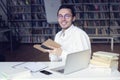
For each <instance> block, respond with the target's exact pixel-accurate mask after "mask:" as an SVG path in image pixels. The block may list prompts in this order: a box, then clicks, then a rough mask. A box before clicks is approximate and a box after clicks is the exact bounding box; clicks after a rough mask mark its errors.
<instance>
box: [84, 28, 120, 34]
mask: <svg viewBox="0 0 120 80" xmlns="http://www.w3.org/2000/svg"><path fill="white" fill-rule="evenodd" d="M84 30H85V32H87V34H89V35H90V34H94V35H111V34H112V35H119V34H120V29H114V28H113V29H112V28H110V29H109V28H84Z"/></svg>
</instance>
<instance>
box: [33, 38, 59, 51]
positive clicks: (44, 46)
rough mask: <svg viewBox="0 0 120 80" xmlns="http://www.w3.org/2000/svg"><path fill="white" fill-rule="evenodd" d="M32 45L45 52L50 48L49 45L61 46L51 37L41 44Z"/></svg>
mask: <svg viewBox="0 0 120 80" xmlns="http://www.w3.org/2000/svg"><path fill="white" fill-rule="evenodd" d="M33 47H34V48H36V49H38V50H40V51H42V52H47V50H52V48H51V47H55V48H59V47H61V45H60V44H58V43H56V42H55V41H53V40H52V39H48V40H46V41H45V42H43V43H42V44H41V45H40V44H35V45H34V46H33Z"/></svg>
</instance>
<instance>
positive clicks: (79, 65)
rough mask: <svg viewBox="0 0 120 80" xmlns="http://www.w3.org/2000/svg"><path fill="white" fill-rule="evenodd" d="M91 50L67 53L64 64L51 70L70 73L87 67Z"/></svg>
mask: <svg viewBox="0 0 120 80" xmlns="http://www.w3.org/2000/svg"><path fill="white" fill-rule="evenodd" d="M90 56H91V51H90V50H84V51H79V52H75V53H71V54H68V55H67V58H66V62H65V66H60V67H56V68H52V69H51V70H52V71H55V72H58V73H62V74H70V73H73V72H76V71H79V70H82V69H85V68H87V67H88V65H89V62H90Z"/></svg>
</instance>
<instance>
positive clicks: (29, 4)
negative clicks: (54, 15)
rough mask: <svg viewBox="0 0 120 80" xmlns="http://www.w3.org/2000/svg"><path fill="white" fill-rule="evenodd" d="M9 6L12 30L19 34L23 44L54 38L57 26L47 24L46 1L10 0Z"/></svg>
mask: <svg viewBox="0 0 120 80" xmlns="http://www.w3.org/2000/svg"><path fill="white" fill-rule="evenodd" d="M7 6H8V12H9V14H8V20H9V23H10V28H12V30H13V32H14V31H17V32H18V33H19V37H20V38H21V43H41V42H43V41H44V40H46V39H48V38H52V39H53V38H54V35H55V25H56V24H49V23H47V20H46V14H45V8H44V0H9V1H7Z"/></svg>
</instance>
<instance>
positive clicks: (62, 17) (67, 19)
mask: <svg viewBox="0 0 120 80" xmlns="http://www.w3.org/2000/svg"><path fill="white" fill-rule="evenodd" d="M74 20H75V17H73V16H72V13H71V10H70V9H67V8H63V9H60V10H59V12H58V22H59V24H60V26H61V28H62V29H67V28H69V27H70V26H71V24H72V22H73V21H74Z"/></svg>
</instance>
